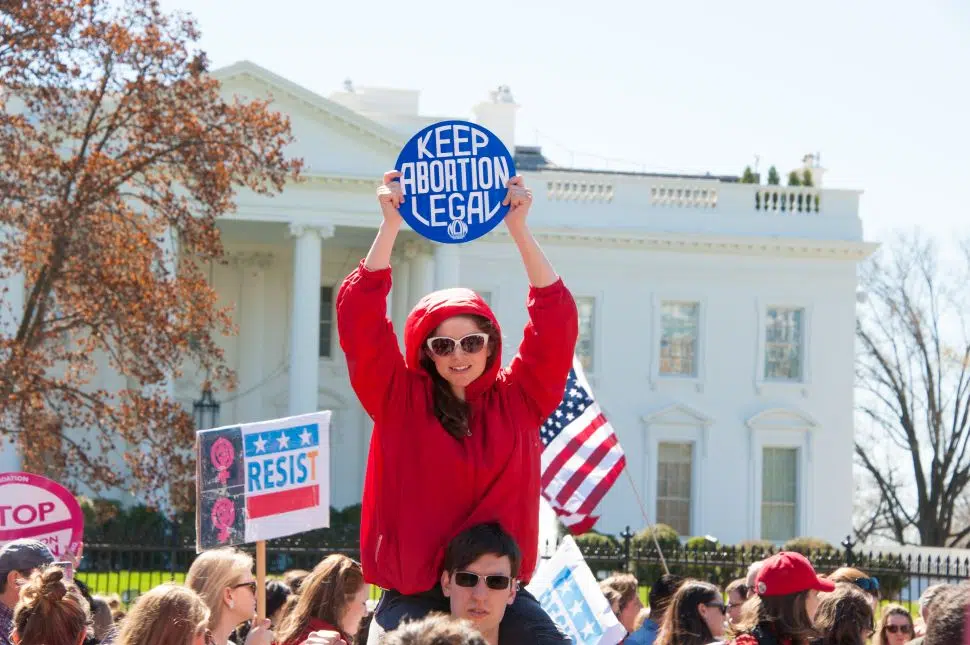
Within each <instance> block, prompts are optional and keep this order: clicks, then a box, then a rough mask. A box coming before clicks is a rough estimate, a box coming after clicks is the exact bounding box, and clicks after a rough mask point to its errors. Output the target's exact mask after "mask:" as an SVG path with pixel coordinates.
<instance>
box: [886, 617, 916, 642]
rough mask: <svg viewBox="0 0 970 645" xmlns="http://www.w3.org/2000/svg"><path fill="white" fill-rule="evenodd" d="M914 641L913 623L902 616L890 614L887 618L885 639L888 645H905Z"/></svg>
mask: <svg viewBox="0 0 970 645" xmlns="http://www.w3.org/2000/svg"><path fill="white" fill-rule="evenodd" d="M912 639H913V623H912V621H911V620H910V619H909V618H908V617H907V616H903V615H902V614H889V617H888V618H886V627H885V639H884V642H886V643H888V645H903V643H907V642H909V641H910V640H912Z"/></svg>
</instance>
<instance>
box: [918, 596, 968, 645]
mask: <svg viewBox="0 0 970 645" xmlns="http://www.w3.org/2000/svg"><path fill="white" fill-rule="evenodd" d="M968 622H970V586H968V585H966V584H961V585H954V586H952V587H950V588H949V589H944V590H943V591H942V592H940V594H939V596H937V598H936V599H935V600H934V601H933V611H931V612H930V619H929V622H927V623H926V636H925V637H924V639H923V645H965V644H966V643H967V642H970V632H968V628H967V624H968Z"/></svg>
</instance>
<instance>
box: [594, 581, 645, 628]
mask: <svg viewBox="0 0 970 645" xmlns="http://www.w3.org/2000/svg"><path fill="white" fill-rule="evenodd" d="M600 591H602V592H603V595H604V596H606V600H607V601H609V603H610V608H611V609H612V610H613V613H614V614H615V615H616V619H617V620H618V621H620V624H621V625H623V628H624V629H625V630H626V631H627V633H630V634H632V633H633V632H635V631H636V630H637V617H638V616H639V615H640V610H641V609H643V601H642V600H640V583H639V582H638V581H637V579H636V576H634V575H632V574H629V573H618V574H614V575H612V576H610V577H609V578H606V579H605V580H603V581H601V582H600Z"/></svg>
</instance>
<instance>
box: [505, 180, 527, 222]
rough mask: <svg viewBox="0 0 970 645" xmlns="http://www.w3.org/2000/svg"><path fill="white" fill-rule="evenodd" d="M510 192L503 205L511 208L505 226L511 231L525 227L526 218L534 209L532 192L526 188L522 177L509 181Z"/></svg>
mask: <svg viewBox="0 0 970 645" xmlns="http://www.w3.org/2000/svg"><path fill="white" fill-rule="evenodd" d="M508 188H509V192H508V193H507V194H506V195H505V201H503V202H502V205H504V206H509V213H508V215H506V216H505V225H506V226H508V227H509V230H511V229H513V228H515V227H516V226H519V227H521V226H524V225H525V218H526V216H528V214H529V209H530V208H531V207H532V191H531V190H529V189H528V188H526V187H525V179H523V178H522V175H516V176H515V177H512V178H511V179H509V183H508Z"/></svg>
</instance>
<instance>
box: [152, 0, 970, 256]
mask: <svg viewBox="0 0 970 645" xmlns="http://www.w3.org/2000/svg"><path fill="white" fill-rule="evenodd" d="M161 4H162V6H163V8H164V9H166V10H175V9H178V10H185V11H189V12H190V13H191V14H192V15H194V16H195V17H196V19H197V20H198V24H199V27H200V29H201V31H202V39H201V41H200V43H199V44H200V46H201V47H202V48H203V49H205V50H206V52H207V53H208V55H209V59H210V62H211V64H212V66H213V67H222V66H225V65H229V64H231V63H233V62H236V61H239V60H250V61H252V62H255V63H257V64H259V65H261V66H263V67H266V68H268V69H270V70H271V71H273V72H275V73H277V74H280V75H282V76H284V77H286V78H288V79H290V80H292V81H294V82H296V83H298V84H300V85H302V86H304V87H306V88H307V89H310V90H312V91H314V92H317V93H319V94H321V95H323V96H328V95H330V94H331V93H332V92H334V91H338V90H340V89H341V88H342V85H343V82H344V80H345V79H348V78H349V79H351V80H352V81H353V82H354V84H355V85H357V86H370V87H374V86H376V87H393V88H401V89H417V90H421V106H420V109H421V112H422V113H423V114H429V115H441V116H449V117H463V118H470V117H471V108H472V106H473V105H475V104H476V103H478V102H479V101H481V100H483V99H485V98H486V97H487V96H488V92H489V91H490V90H492V89H494V88H495V87H497V86H499V85H503V84H504V85H508V86H510V87H511V90H512V94H513V96H514V97H515V100H516V102H517V103H518V104H519V105H520V106H521V108H520V110H519V113H518V124H517V131H516V143H517V144H519V145H522V144H525V145H535V144H538V145H542V146H543V150H544V151H545V152H547V154H548V156H549V157H551V158H552V159H553V160H554V161H555V162H557V163H559V164H563V165H572V166H581V167H587V168H624V169H631V168H635V169H641V170H646V171H654V172H685V173H696V172H711V173H712V174H737V175H740V174H741V172H742V170H743V169H744V167H745V166H746V165H752V166H754V165H755V163H756V156H757V157H758V158H759V159H760V161H757V163H759V167H760V170H761V172H762V176H764V175H765V174H766V173H767V169H768V167H769V166H771V165H776V166H777V167H778V170H779V172H781V173H782V176H783V177H784V176H786V175H787V173H788V171H789V170H791V169H793V168H796V167H798V166H800V164H801V159H802V157H803V156H804V155H805V154H807V153H810V152H811V153H821V162H822V166H823V167H825V168H826V170H827V173H826V175H825V179H824V182H825V184H824V185H825V187H830V188H850V189H857V190H862V191H864V194H863V197H862V201H861V211H860V215H861V217H862V219H863V225H864V230H865V236H866V238H867V239H868V240H871V241H889V240H891V238H892V235H893V233H894V232H896V231H908V230H912V229H913V228H914V227H917V226H919V227H920V228H921V229H922V230H923V231H924V232H926V233H927V234H931V235H933V236H938V237H941V238H943V237H948V236H963V235H966V234H967V233H968V232H970V231H968V226H970V224H968V219H970V206H968V204H970V200H968V198H967V187H968V185H970V124H968V121H970V3H968V2H966V0H923V1H921V2H919V3H912V2H902V1H900V0H885V1H882V2H875V1H873V0H852V1H851V2H845V0H817V1H815V2H811V1H807V2H806V1H803V2H791V1H787V2H779V1H778V0H775V1H774V2H767V1H764V2H762V1H757V0H737V1H734V2H721V1H720V0H708V1H707V2H699V1H694V0H677V1H675V2H655V1H654V0H627V1H626V2H621V1H619V0H599V1H598V2H595V3H585V2H578V1H577V0H556V1H547V0H517V1H510V0H494V1H493V2H488V3H481V2H476V3H471V2H455V0H418V1H416V2H412V3H405V2H394V3H391V2H386V1H384V0H368V1H367V2H357V3H348V2H341V3H334V2H321V1H319V0H317V1H316V2H311V1H309V0H274V1H273V2H272V3H267V2H265V1H264V0H232V2H230V1H229V0H221V1H216V0H162V2H161Z"/></svg>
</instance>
